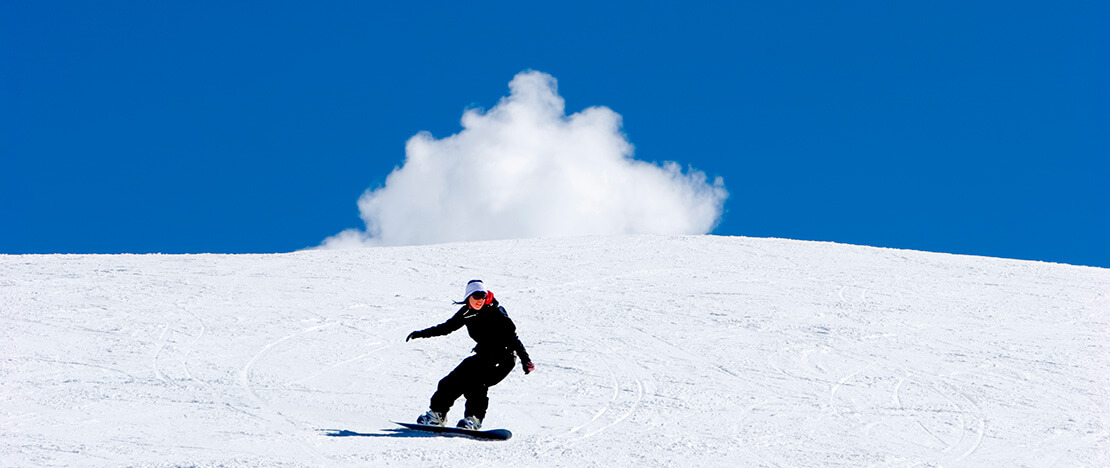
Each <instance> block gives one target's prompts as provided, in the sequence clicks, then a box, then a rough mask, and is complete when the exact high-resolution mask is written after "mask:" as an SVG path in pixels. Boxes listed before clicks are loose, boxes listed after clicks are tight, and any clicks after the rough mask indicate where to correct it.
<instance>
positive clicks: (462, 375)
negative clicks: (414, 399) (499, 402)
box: [431, 353, 516, 419]
mask: <svg viewBox="0 0 1110 468" xmlns="http://www.w3.org/2000/svg"><path fill="white" fill-rule="evenodd" d="M514 365H516V359H515V358H514V357H513V355H512V353H504V354H492V355H487V354H475V355H473V356H470V357H468V358H466V359H464V360H463V362H461V363H459V365H458V367H456V368H455V370H453V371H451V373H450V374H447V377H444V378H443V380H440V381H439V388H437V389H436V393H435V394H434V395H432V404H431V410H432V411H435V412H438V413H443V414H447V412H448V411H449V410H450V409H451V405H453V404H455V400H458V399H459V397H460V396H466V413H465V414H464V415H463V416H476V417H477V418H478V419H486V408H488V407H489V397H488V396H487V395H486V392H487V391H488V390H489V388H490V387H492V386H494V385H497V384H498V383H499V382H501V381H502V380H505V377H506V376H508V375H509V372H512V370H513V366H514Z"/></svg>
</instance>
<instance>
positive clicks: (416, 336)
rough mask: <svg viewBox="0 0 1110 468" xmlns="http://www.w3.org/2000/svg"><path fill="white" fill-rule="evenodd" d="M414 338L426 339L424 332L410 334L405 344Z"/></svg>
mask: <svg viewBox="0 0 1110 468" xmlns="http://www.w3.org/2000/svg"><path fill="white" fill-rule="evenodd" d="M413 338H426V337H425V336H424V333H423V330H420V331H414V332H412V333H409V336H408V337H407V338H405V342H406V343H407V342H408V341H409V340H411V339H413Z"/></svg>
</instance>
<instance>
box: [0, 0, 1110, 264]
mask: <svg viewBox="0 0 1110 468" xmlns="http://www.w3.org/2000/svg"><path fill="white" fill-rule="evenodd" d="M229 3H236V2H225V1H217V2H195V1H193V2H141V1H133V2H123V1H111V2H51V1H37V2H4V3H3V5H2V6H0V253H119V252H137V253H142V252H165V253H187V252H230V253H237V252H284V251H291V250H296V249H301V248H304V247H309V246H313V245H317V244H319V243H320V242H321V241H322V240H323V239H324V238H326V237H328V236H330V235H333V234H336V233H338V232H339V231H341V230H343V229H346V228H356V227H359V228H360V227H363V226H362V223H361V221H360V220H359V218H358V208H357V206H356V201H357V199H358V196H359V195H360V194H361V193H362V192H363V191H364V190H366V189H367V188H372V187H376V186H380V184H381V183H383V181H384V179H385V176H386V175H387V174H388V173H389V172H390V171H391V170H392V169H393V168H394V166H396V165H399V164H401V163H402V161H403V158H404V143H405V141H406V140H407V139H408V138H409V137H411V136H412V135H414V134H415V133H416V132H418V131H421V130H427V131H430V132H432V134H433V135H435V136H436V137H437V138H442V137H444V136H448V135H450V134H452V133H455V132H457V131H459V130H460V129H461V128H460V126H459V118H460V117H461V115H462V112H463V111H464V110H465V109H466V108H468V107H483V108H490V107H492V106H493V105H495V104H496V103H497V100H498V99H499V98H500V97H502V96H505V95H507V94H508V89H507V84H508V82H509V80H511V79H512V77H513V76H514V75H515V74H516V73H518V72H520V71H523V70H526V69H535V70H539V71H543V72H546V73H549V74H551V75H553V76H554V77H555V78H557V79H558V80H559V90H560V94H562V96H563V97H564V98H565V99H566V102H567V111H568V113H571V112H578V111H580V110H582V109H583V108H585V107H589V106H596V105H602V106H607V107H609V108H611V109H613V110H614V111H616V112H617V113H619V114H621V115H622V116H623V117H624V125H625V127H624V130H625V132H626V133H627V134H628V138H629V140H630V141H631V142H632V143H633V144H634V145H635V146H636V148H637V149H636V157H637V158H638V159H642V160H646V161H656V162H661V161H666V160H674V161H678V162H680V163H681V164H683V165H690V166H693V167H695V168H697V169H699V170H702V171H704V172H706V173H707V174H708V175H709V176H710V177H713V176H722V177H724V179H725V184H726V186H727V188H728V189H729V191H730V192H731V197H730V198H729V200H728V202H727V203H726V210H727V211H726V213H725V215H724V219H723V222H722V223H721V224H720V226H719V227H718V229H717V230H716V231H715V232H714V233H715V234H722V235H744V236H756V237H784V238H792V239H807V240H828V241H836V242H844V243H853V244H864V245H875V246H885V247H897V248H909V249H917V250H930V251H939V252H951V253H964V254H976V255H987V256H996V257H1009V258H1021V259H1033V260H1045V261H1055V262H1065V263H1072V264H1081V265H1094V266H1102V267H1110V245H1108V244H1110V242H1108V241H1107V239H1110V210H1108V202H1110V183H1108V180H1107V179H1108V176H1110V136H1108V134H1110V95H1108V85H1107V83H1110V71H1108V68H1110V53H1108V50H1110V46H1108V44H1110V34H1108V33H1107V29H1108V28H1107V27H1106V25H1107V23H1108V21H1110V3H1107V2H1102V1H1088V2H1022V1H1007V2H966V1H930V2H889V1H857V2H824V1H814V2H788V1H774V2H708V3H706V2H693V3H697V4H698V5H695V6H691V5H685V4H683V3H685V2H640V1H636V2H610V3H605V4H604V5H596V4H595V2H388V4H385V3H386V2H381V3H382V4H379V3H377V2H354V1H352V2H313V3H320V4H321V5H309V2H243V3H246V4H249V6H247V5H243V6H235V5H229Z"/></svg>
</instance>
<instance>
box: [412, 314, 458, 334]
mask: <svg viewBox="0 0 1110 468" xmlns="http://www.w3.org/2000/svg"><path fill="white" fill-rule="evenodd" d="M462 316H463V314H462V310H459V311H458V312H456V313H455V315H452V316H451V318H449V319H447V321H446V322H443V323H441V324H439V325H436V326H434V327H431V328H425V329H423V330H420V332H419V333H420V336H421V337H423V338H431V337H433V336H443V335H448V334H451V333H453V332H455V331H456V330H458V329H460V328H462V326H463V323H464V322H463V318H462Z"/></svg>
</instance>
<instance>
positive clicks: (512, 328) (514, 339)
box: [499, 307, 532, 362]
mask: <svg viewBox="0 0 1110 468" xmlns="http://www.w3.org/2000/svg"><path fill="white" fill-rule="evenodd" d="M499 309H501V315H504V316H505V321H506V322H507V325H506V332H507V334H508V335H509V343H508V344H509V350H511V351H513V352H515V353H516V355H517V357H519V358H520V362H532V358H530V357H528V351H527V350H525V349H524V343H521V342H520V337H518V336H517V334H516V324H514V323H513V319H511V318H509V313H508V312H506V311H505V308H504V307H499Z"/></svg>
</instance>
